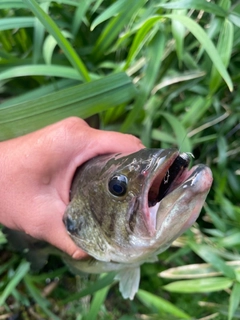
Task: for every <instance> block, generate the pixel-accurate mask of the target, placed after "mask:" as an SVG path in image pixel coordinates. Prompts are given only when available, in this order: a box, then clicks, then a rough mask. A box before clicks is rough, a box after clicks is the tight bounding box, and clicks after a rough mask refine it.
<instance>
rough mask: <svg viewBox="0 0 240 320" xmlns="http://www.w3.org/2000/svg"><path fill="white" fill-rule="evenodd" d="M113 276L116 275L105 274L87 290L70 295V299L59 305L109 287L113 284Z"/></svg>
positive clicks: (112, 273)
mask: <svg viewBox="0 0 240 320" xmlns="http://www.w3.org/2000/svg"><path fill="white" fill-rule="evenodd" d="M115 276H116V274H115V273H114V272H111V273H108V274H106V275H105V276H104V277H102V278H101V279H99V280H98V281H96V282H95V283H94V284H91V285H89V286H88V287H87V288H85V289H83V290H82V291H81V292H77V293H75V294H73V295H71V296H70V297H68V298H67V299H65V300H63V301H62V302H61V304H66V303H68V302H71V301H74V300H78V299H80V298H83V297H85V296H87V295H89V294H93V293H95V292H97V291H98V290H101V289H103V288H105V287H106V286H109V285H110V284H112V283H113V281H114V277H115Z"/></svg>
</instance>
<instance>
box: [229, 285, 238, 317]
mask: <svg viewBox="0 0 240 320" xmlns="http://www.w3.org/2000/svg"><path fill="white" fill-rule="evenodd" d="M239 303H240V283H239V282H236V283H235V284H234V285H233V289H232V292H231V296H230V304H229V310H228V320H232V318H233V316H234V313H235V311H236V310H237V307H238V306H239Z"/></svg>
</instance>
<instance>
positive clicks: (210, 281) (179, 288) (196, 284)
mask: <svg viewBox="0 0 240 320" xmlns="http://www.w3.org/2000/svg"><path fill="white" fill-rule="evenodd" d="M232 284H233V280H231V279H228V278H224V277H216V278H203V279H194V280H182V281H175V282H172V283H169V284H167V285H165V286H164V287H163V288H164V289H165V290H167V291H170V292H179V293H194V292H214V291H220V290H226V289H228V288H230V287H231V286H232Z"/></svg>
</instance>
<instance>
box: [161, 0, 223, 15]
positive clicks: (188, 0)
mask: <svg viewBox="0 0 240 320" xmlns="http://www.w3.org/2000/svg"><path fill="white" fill-rule="evenodd" d="M157 6H158V7H161V8H165V9H195V10H202V11H205V12H209V13H212V14H214V15H217V16H219V17H226V16H227V14H228V12H227V11H225V10H223V9H222V8H221V7H220V6H218V5H217V4H215V3H213V2H208V1H206V0H183V1H171V2H169V3H160V4H158V5H157Z"/></svg>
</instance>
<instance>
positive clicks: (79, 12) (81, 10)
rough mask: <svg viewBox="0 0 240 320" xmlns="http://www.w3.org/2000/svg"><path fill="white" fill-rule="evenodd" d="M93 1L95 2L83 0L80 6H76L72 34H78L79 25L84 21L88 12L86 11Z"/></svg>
mask: <svg viewBox="0 0 240 320" xmlns="http://www.w3.org/2000/svg"><path fill="white" fill-rule="evenodd" d="M92 2H93V0H83V1H80V2H79V4H78V7H77V8H76V10H75V13H74V17H73V23H72V28H71V31H72V34H73V36H74V37H75V36H76V34H77V32H78V30H79V27H80V25H81V23H82V21H83V18H84V15H85V14H86V12H87V10H88V8H89V6H90V5H91V4H92Z"/></svg>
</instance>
